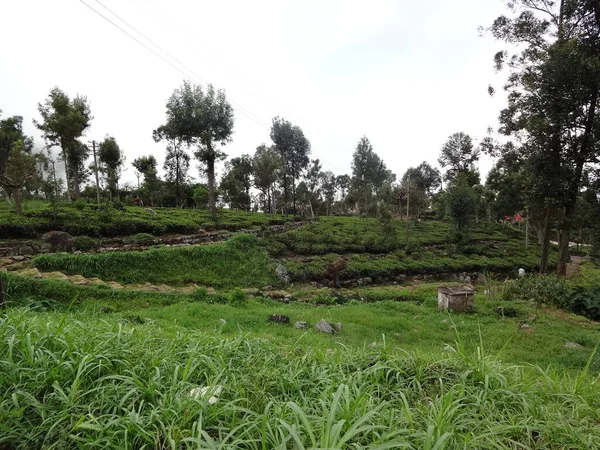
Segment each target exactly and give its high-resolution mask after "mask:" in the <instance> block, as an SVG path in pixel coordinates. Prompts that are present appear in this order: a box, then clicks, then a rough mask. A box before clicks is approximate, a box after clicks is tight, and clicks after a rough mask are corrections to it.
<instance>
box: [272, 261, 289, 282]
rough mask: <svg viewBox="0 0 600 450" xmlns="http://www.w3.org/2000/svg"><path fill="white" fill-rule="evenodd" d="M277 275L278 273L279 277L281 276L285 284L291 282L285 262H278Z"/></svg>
mask: <svg viewBox="0 0 600 450" xmlns="http://www.w3.org/2000/svg"><path fill="white" fill-rule="evenodd" d="M275 275H277V278H279V279H280V280H281V281H283V282H284V283H285V284H288V283H289V282H290V275H289V274H288V271H287V269H286V268H285V266H284V265H283V264H277V267H276V268H275Z"/></svg>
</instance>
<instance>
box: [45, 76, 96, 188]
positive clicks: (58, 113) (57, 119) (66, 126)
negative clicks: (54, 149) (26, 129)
mask: <svg viewBox="0 0 600 450" xmlns="http://www.w3.org/2000/svg"><path fill="white" fill-rule="evenodd" d="M38 111H39V113H40V115H41V116H42V121H41V122H38V121H34V124H35V125H36V126H37V128H39V129H40V130H41V131H42V132H43V136H44V139H45V140H46V141H47V142H48V143H49V145H50V146H59V147H60V149H61V157H62V160H63V161H64V163H65V177H66V180H67V198H69V200H70V199H71V196H73V197H75V198H77V197H78V196H79V185H80V181H81V175H80V173H79V171H80V170H81V168H82V167H83V163H84V162H85V158H87V155H88V151H87V147H86V146H84V145H83V144H82V143H81V142H79V141H78V139H79V138H80V137H81V136H82V135H83V133H84V132H85V130H86V129H87V128H88V127H89V126H90V122H91V120H92V119H93V117H92V114H91V111H90V106H89V104H88V101H87V98H86V97H83V96H79V95H78V96H76V97H75V98H74V99H73V100H71V99H70V98H69V96H68V95H67V94H65V93H64V92H63V91H61V90H60V89H59V88H57V87H55V88H52V89H51V90H50V94H49V95H48V98H47V99H46V100H45V102H44V103H39V104H38ZM83 147H85V149H86V150H85V151H84V149H83Z"/></svg>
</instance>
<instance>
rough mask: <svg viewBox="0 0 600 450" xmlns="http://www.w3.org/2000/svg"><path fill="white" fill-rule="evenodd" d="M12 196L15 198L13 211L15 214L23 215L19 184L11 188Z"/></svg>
mask: <svg viewBox="0 0 600 450" xmlns="http://www.w3.org/2000/svg"><path fill="white" fill-rule="evenodd" d="M12 191H13V198H14V199H15V212H16V213H17V215H19V216H22V215H23V198H22V197H21V186H19V187H14V188H12Z"/></svg>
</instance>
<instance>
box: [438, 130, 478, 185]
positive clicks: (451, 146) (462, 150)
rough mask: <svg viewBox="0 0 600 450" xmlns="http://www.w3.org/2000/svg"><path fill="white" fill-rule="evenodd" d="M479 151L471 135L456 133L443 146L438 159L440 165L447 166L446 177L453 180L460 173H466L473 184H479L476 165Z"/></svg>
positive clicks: (447, 179) (467, 179)
mask: <svg viewBox="0 0 600 450" xmlns="http://www.w3.org/2000/svg"><path fill="white" fill-rule="evenodd" d="M479 153H480V151H479V149H476V148H475V147H474V146H473V140H472V139H471V136H469V135H468V134H465V133H463V132H460V133H454V134H453V135H452V136H450V137H449V138H448V140H447V141H446V143H445V144H444V146H443V147H442V151H441V155H440V157H439V159H438V162H439V163H440V166H442V167H443V168H447V170H446V173H445V174H444V179H445V180H446V181H452V180H453V179H455V178H456V177H457V176H458V175H459V174H464V175H466V177H467V178H466V181H467V182H468V183H470V184H471V186H472V185H475V184H479V172H478V171H477V169H476V167H475V163H476V162H477V161H478V160H479Z"/></svg>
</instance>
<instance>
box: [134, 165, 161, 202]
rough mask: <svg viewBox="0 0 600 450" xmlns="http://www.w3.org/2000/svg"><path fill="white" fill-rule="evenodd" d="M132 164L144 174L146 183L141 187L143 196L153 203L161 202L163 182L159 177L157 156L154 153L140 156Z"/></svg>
mask: <svg viewBox="0 0 600 450" xmlns="http://www.w3.org/2000/svg"><path fill="white" fill-rule="evenodd" d="M131 165H132V166H133V167H134V168H135V170H136V171H137V172H139V173H141V174H142V175H144V183H143V184H142V188H141V189H140V193H141V194H142V196H145V197H146V198H148V200H149V201H150V203H151V204H158V203H161V200H162V183H161V181H160V179H159V178H158V172H157V169H156V167H157V163H156V158H155V157H154V156H153V155H148V156H140V157H138V158H136V159H134V160H133V163H131Z"/></svg>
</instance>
